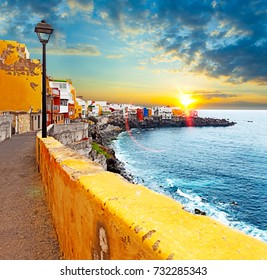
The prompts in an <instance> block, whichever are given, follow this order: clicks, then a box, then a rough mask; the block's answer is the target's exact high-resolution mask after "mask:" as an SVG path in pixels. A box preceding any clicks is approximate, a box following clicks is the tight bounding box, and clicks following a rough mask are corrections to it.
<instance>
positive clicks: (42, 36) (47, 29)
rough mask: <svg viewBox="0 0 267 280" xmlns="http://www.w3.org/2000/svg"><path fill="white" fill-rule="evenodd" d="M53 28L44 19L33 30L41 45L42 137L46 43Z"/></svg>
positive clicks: (43, 132) (44, 135) (44, 109)
mask: <svg viewBox="0 0 267 280" xmlns="http://www.w3.org/2000/svg"><path fill="white" fill-rule="evenodd" d="M53 31H54V29H53V28H52V26H51V25H50V24H47V23H46V22H45V20H42V21H41V22H39V23H37V25H36V26H35V29H34V32H36V33H37V36H38V38H39V41H40V42H41V43H42V45H43V73H42V137H43V138H46V137H47V129H46V48H45V47H46V44H47V43H48V41H49V39H50V36H51V34H52V33H53Z"/></svg>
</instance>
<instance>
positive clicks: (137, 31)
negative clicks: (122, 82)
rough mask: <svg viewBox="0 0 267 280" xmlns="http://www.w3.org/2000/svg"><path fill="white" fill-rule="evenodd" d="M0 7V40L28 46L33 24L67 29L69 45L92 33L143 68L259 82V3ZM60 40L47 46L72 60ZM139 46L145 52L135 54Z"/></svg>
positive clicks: (102, 1) (266, 45)
mask: <svg viewBox="0 0 267 280" xmlns="http://www.w3.org/2000/svg"><path fill="white" fill-rule="evenodd" d="M0 8H1V17H0V23H1V26H0V35H1V36H7V34H8V35H9V36H10V38H13V37H16V38H18V39H23V38H26V37H27V38H28V41H29V40H32V41H33V40H34V39H33V36H34V34H33V28H34V25H35V24H36V23H37V22H38V21H39V20H41V19H46V20H47V22H49V23H50V24H52V25H53V27H54V28H55V30H58V32H59V33H61V34H62V33H66V34H67V33H69V32H70V30H68V28H70V26H72V32H73V33H71V35H72V36H71V35H70V34H67V35H66V36H67V37H68V40H69V38H73V40H75V38H76V37H77V36H78V35H77V34H75V32H76V33H78V32H81V36H83V37H84V38H87V37H89V35H90V33H92V32H93V31H94V29H93V27H94V26H95V27H96V26H99V27H102V28H103V30H105V32H109V33H110V34H111V35H112V36H113V37H114V38H116V39H117V40H119V41H121V42H124V43H125V45H127V46H129V47H132V49H133V50H135V51H136V55H137V56H138V57H137V60H138V59H140V56H141V55H142V56H143V57H142V59H145V60H146V61H150V63H151V64H157V63H158V64H161V63H172V65H171V69H172V70H171V72H175V71H177V72H178V71H188V72H192V73H202V74H204V75H206V76H210V77H214V78H220V79H223V80H224V81H226V82H228V83H233V84H239V83H244V82H256V83H258V84H263V85H266V83H267V67H266V61H267V1H266V0H250V1H244V0H233V1H226V0H220V1H219V0H203V1H198V0H179V1H174V0H113V1H110V0H94V1H93V0H59V1H55V0H47V1H33V0H6V1H3V2H2V3H1V4H0ZM6 15H11V17H9V18H8V17H7V16H6ZM76 22H79V23H80V25H79V28H78V27H77V26H78V25H77V26H76V25H75V24H76ZM65 26H66V29H63V28H65ZM80 27H81V28H82V30H80ZM87 27H88V29H86V28H87ZM89 27H90V28H89ZM74 28H76V30H73V29H74ZM74 31H75V32H74ZM86 31H87V32H86ZM93 33H94V35H93V36H95V35H96V34H95V33H96V32H93ZM63 37H64V36H62V38H63ZM62 38H61V43H62V44H60V43H59V40H57V38H56V37H55V38H54V39H52V42H51V44H54V45H55V48H57V49H58V48H60V47H61V46H62V48H63V50H64V52H65V53H68V52H69V53H72V52H73V53H75V51H74V50H73V49H70V50H69V51H66V42H64V40H63V39H62ZM35 41H36V40H35ZM77 42H79V41H77ZM77 42H76V43H77ZM144 42H145V43H146V44H149V48H150V50H152V51H153V52H148V51H147V49H148V46H147V47H146V49H143V48H142V47H141V46H142V44H144ZM36 44H37V43H36ZM85 45H90V42H89V41H86V42H85ZM138 45H139V46H140V47H139V48H138V47H137V46H138ZM86 48H87V49H88V51H87V52H86V53H95V54H97V53H98V51H97V50H96V49H93V48H92V49H91V50H90V48H89V47H88V46H86ZM98 48H99V47H98ZM142 52H143V54H142ZM77 53H78V52H77ZM159 68H160V69H161V68H162V67H161V66H160V65H159Z"/></svg>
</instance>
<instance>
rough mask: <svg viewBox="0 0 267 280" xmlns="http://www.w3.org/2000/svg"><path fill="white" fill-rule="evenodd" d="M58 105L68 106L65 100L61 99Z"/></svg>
mask: <svg viewBox="0 0 267 280" xmlns="http://www.w3.org/2000/svg"><path fill="white" fill-rule="evenodd" d="M60 105H61V106H68V100H67V99H61V100H60Z"/></svg>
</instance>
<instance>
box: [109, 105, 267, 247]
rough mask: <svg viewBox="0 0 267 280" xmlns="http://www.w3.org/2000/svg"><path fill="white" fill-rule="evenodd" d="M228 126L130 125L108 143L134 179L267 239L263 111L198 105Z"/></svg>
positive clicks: (266, 142) (202, 114) (265, 122)
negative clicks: (141, 127)
mask: <svg viewBox="0 0 267 280" xmlns="http://www.w3.org/2000/svg"><path fill="white" fill-rule="evenodd" d="M199 116H200V117H213V118H225V119H229V120H230V121H234V122H236V124H235V125H234V126H229V127H202V128H200V127H181V128H155V129H143V130H139V129H132V130H130V131H126V132H123V133H121V134H120V135H119V137H118V139H117V140H116V141H115V142H114V143H113V147H114V149H115V152H116V156H117V158H118V159H119V160H121V161H122V162H123V163H124V164H125V168H126V170H127V171H128V172H129V173H131V174H132V175H133V176H134V180H135V182H136V183H141V184H142V185H144V186H146V187H148V188H150V189H152V190H154V191H156V192H159V193H162V194H165V195H167V196H170V197H172V198H173V199H175V200H177V201H178V202H180V203H181V204H183V205H184V206H185V208H186V209H187V210H188V211H191V212H194V209H196V208H197V209H200V210H201V211H204V212H206V214H207V215H208V216H210V217H212V218H214V219H216V220H218V221H220V222H222V223H224V224H225V225H228V226H230V227H233V228H236V229H238V230H240V231H243V232H245V233H246V234H249V235H251V236H254V237H256V238H258V239H260V240H262V241H265V242H267V215H266V213H267V111H265V110H262V111H260V110H255V111H253V110H251V111H245V110H244V111H243V110H238V111H234V110H233V111H232V110H229V111H228V110H216V111H213V110H203V111H199Z"/></svg>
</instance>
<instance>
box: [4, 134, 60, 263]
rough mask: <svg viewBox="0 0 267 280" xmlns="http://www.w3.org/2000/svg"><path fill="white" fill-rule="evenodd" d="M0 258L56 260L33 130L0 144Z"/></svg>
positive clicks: (58, 254)
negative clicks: (36, 157)
mask: <svg viewBox="0 0 267 280" xmlns="http://www.w3.org/2000/svg"><path fill="white" fill-rule="evenodd" d="M0 259H2V260H6V259H8V260H18V259H19V260H37V259H41V260H53V259H60V253H59V246H58V243H57V239H56V234H55V231H54V228H53V226H52V220H51V214H50V212H49V211H48V207H47V203H46V200H45V196H44V192H43V189H42V185H41V179H40V176H39V174H38V171H37V164H36V161H35V133H34V132H30V133H25V134H21V135H13V136H12V138H11V139H8V140H5V141H3V142H1V143H0Z"/></svg>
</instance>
